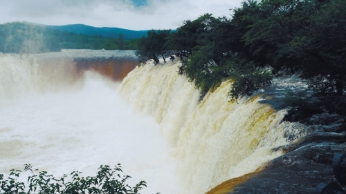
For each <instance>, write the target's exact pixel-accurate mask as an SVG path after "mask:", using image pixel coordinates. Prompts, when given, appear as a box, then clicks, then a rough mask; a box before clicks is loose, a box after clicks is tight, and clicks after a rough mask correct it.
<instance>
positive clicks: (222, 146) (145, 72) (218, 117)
mask: <svg viewBox="0 0 346 194" xmlns="http://www.w3.org/2000/svg"><path fill="white" fill-rule="evenodd" d="M109 52H110V51H97V52H95V51H93V52H92V51H87V50H86V51H78V52H76V51H75V52H72V51H64V52H61V53H47V54H40V55H30V56H24V57H23V58H21V57H20V56H16V55H3V54H1V56H0V147H1V149H0V173H7V172H8V170H9V169H11V168H17V169H20V168H22V166H23V164H26V163H31V164H32V165H33V166H34V167H35V168H39V169H40V170H47V171H49V172H51V173H54V174H56V175H62V174H65V173H69V172H71V171H73V170H79V171H82V172H84V175H92V174H93V173H95V171H96V169H97V167H98V166H99V165H101V164H108V165H115V164H117V163H122V165H123V168H124V171H125V174H129V175H131V176H132V177H133V182H138V181H139V180H146V181H147V183H148V188H146V189H144V190H143V192H142V193H156V192H162V193H172V194H173V193H174V194H176V193H196V194H199V193H205V192H207V191H208V190H210V189H211V188H213V187H215V186H216V185H218V184H220V183H222V182H223V181H226V180H228V179H232V178H234V177H238V176H242V175H244V174H246V173H250V172H253V171H255V170H256V169H258V168H260V167H261V166H262V165H264V164H265V163H266V162H268V161H270V160H272V159H273V158H275V157H277V156H280V155H282V154H283V153H282V151H281V150H280V149H275V150H276V151H273V148H277V147H280V146H282V145H285V144H287V140H286V134H287V133H290V132H292V126H291V125H292V124H291V123H286V122H281V120H282V118H283V116H284V114H285V111H276V110H275V109H273V108H272V107H271V106H270V105H268V104H263V103H260V102H259V101H262V100H261V96H260V95H257V96H253V97H251V98H241V99H238V100H237V101H231V100H230V99H229V97H227V93H228V91H229V89H230V87H231V85H232V83H231V82H230V81H225V82H223V83H222V84H221V85H220V86H219V87H218V88H217V89H215V90H214V91H213V92H209V93H208V94H207V95H206V96H205V97H204V98H203V100H202V101H199V100H200V92H199V91H198V90H197V89H195V87H194V85H193V84H192V83H190V82H188V81H187V79H186V78H185V77H184V76H180V75H178V74H177V71H178V66H179V65H180V63H178V62H174V63H165V64H164V65H156V66H154V65H153V64H152V63H147V64H145V65H142V66H138V67H136V68H135V69H134V70H133V71H131V73H129V74H128V75H127V77H126V78H125V79H124V80H123V81H122V83H121V84H120V86H119V87H118V85H117V83H115V82H114V80H121V79H122V78H123V77H124V75H126V74H127V72H129V71H130V70H131V68H134V66H135V65H134V62H133V61H132V59H131V57H130V58H126V59H124V57H123V55H124V54H120V53H117V54H116V56H113V55H110V53H109ZM117 52H119V51H117ZM95 53H97V54H95ZM118 54H120V56H119V55H118ZM126 54H128V53H125V55H126ZM132 54H133V52H132ZM119 58H120V59H119ZM118 59H119V60H118ZM114 61H116V62H114ZM119 61H121V62H120V63H121V64H122V65H120V67H119V66H117V64H118V65H119ZM115 63H116V64H115ZM119 69H121V72H119ZM89 70H90V71H89ZM95 72H98V74H97V73H95ZM101 75H102V76H101ZM109 78H111V79H109ZM112 80H113V81H112ZM119 94H120V95H121V96H122V98H123V99H126V100H128V101H129V103H130V104H132V106H133V107H134V108H135V109H137V110H139V111H140V112H143V113H145V114H146V115H151V117H147V116H145V115H143V114H139V113H135V112H132V111H131V107H129V106H127V104H126V103H124V101H123V99H122V98H120V96H119ZM152 117H154V118H155V121H154V120H153V119H152ZM167 142H168V143H167Z"/></svg>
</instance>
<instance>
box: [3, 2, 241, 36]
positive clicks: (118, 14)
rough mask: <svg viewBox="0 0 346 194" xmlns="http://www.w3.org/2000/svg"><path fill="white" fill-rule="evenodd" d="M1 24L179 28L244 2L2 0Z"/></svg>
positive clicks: (145, 28)
mask: <svg viewBox="0 0 346 194" xmlns="http://www.w3.org/2000/svg"><path fill="white" fill-rule="evenodd" d="M0 2H1V6H0V23H1V24H3V23H7V22H14V21H27V22H33V23H39V24H47V25H66V24H86V25H91V26H96V27H119V28H127V29H132V30H148V29H176V28H177V27H179V26H181V25H182V23H183V21H184V20H194V19H197V18H198V17H199V16H201V15H203V14H204V13H212V14H213V15H214V16H216V17H219V16H226V17H228V18H229V17H230V16H231V11H230V9H233V8H236V7H240V4H241V2H242V0H0Z"/></svg>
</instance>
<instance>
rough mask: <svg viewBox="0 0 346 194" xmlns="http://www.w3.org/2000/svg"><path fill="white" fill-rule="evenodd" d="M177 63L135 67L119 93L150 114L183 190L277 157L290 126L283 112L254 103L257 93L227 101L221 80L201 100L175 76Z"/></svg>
mask: <svg viewBox="0 0 346 194" xmlns="http://www.w3.org/2000/svg"><path fill="white" fill-rule="evenodd" d="M179 65H180V63H179V62H174V63H165V64H164V65H157V66H154V65H153V64H152V63H151V62H149V63H147V64H145V65H142V66H140V67H137V68H136V69H135V70H133V71H132V72H131V73H130V74H129V75H128V76H127V77H126V78H125V79H124V80H123V82H122V85H121V88H120V92H121V95H122V96H123V97H124V99H127V100H128V101H129V103H131V104H132V105H133V107H134V109H136V110H139V111H141V112H144V113H146V114H149V115H152V116H153V117H154V118H155V119H156V121H157V122H158V123H159V124H160V130H161V131H162V132H163V134H164V135H165V136H166V138H167V139H168V140H169V142H170V145H171V146H172V149H173V151H172V154H173V155H174V157H175V158H176V159H177V160H178V161H179V166H178V172H179V177H180V181H181V184H182V185H183V186H184V187H185V188H184V189H185V193H196V194H198V193H205V192H207V191H208V190H210V189H212V188H213V187H215V186H217V185H218V184H220V183H222V182H223V181H226V180H228V179H231V178H235V177H238V176H242V175H244V174H247V173H250V172H253V171H255V170H256V169H258V168H259V167H261V166H262V165H264V164H265V163H266V162H268V161H270V160H272V159H274V158H276V157H278V156H280V155H282V154H283V153H282V152H281V151H280V150H279V151H272V149H273V148H276V147H278V146H282V145H285V144H287V143H288V142H287V140H286V137H285V133H287V132H288V131H292V130H293V129H292V124H291V123H286V122H281V121H282V118H283V117H284V115H285V111H279V112H276V111H275V110H274V109H272V108H271V107H270V106H269V105H265V104H260V103H258V101H259V100H260V96H254V97H252V98H249V99H247V98H242V99H238V101H237V102H235V101H230V99H229V98H228V97H227V93H228V91H229V90H230V88H231V85H232V84H231V82H230V81H226V82H224V83H222V84H221V86H220V87H218V88H217V89H216V90H215V91H214V92H209V93H208V94H207V95H206V96H205V97H204V99H203V101H202V102H200V103H199V102H198V100H199V91H198V90H197V89H195V88H194V86H193V85H192V84H191V83H189V82H188V81H187V79H186V78H185V77H184V76H179V75H178V74H177V73H176V72H177V71H178V66H179Z"/></svg>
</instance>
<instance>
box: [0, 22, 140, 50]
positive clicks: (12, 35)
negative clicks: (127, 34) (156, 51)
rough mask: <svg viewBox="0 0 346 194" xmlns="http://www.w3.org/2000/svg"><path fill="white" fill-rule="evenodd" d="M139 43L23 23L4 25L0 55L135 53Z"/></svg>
mask: <svg viewBox="0 0 346 194" xmlns="http://www.w3.org/2000/svg"><path fill="white" fill-rule="evenodd" d="M137 42H138V41H137V39H128V40H125V38H124V35H122V34H120V35H119V36H118V37H116V38H108V37H104V36H101V35H97V36H96V35H95V36H88V35H84V34H76V33H71V32H64V31H58V30H53V29H50V28H46V26H43V25H36V24H29V23H23V22H15V23H7V24H3V25H0V52H3V53H39V52H52V51H60V50H61V49H106V50H115V49H121V50H135V49H137Z"/></svg>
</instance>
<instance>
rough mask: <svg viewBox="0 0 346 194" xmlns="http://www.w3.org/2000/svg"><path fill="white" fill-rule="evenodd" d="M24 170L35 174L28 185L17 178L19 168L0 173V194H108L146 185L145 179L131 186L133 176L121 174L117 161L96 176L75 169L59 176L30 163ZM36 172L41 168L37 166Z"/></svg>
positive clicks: (136, 190)
mask: <svg viewBox="0 0 346 194" xmlns="http://www.w3.org/2000/svg"><path fill="white" fill-rule="evenodd" d="M24 166H25V167H24V170H25V171H31V172H32V174H33V175H31V176H29V177H28V178H27V180H28V184H25V183H23V182H20V181H18V178H19V177H20V173H21V172H22V171H20V170H14V169H12V170H10V174H9V176H8V177H7V179H6V178H5V176H4V175H3V174H0V193H1V194H14V193H15V194H25V193H39V194H41V193H60V194H75V193H90V194H92V193H109V194H136V193H139V190H141V189H142V188H143V187H146V186H147V185H146V182H145V181H140V182H139V183H138V184H136V185H135V186H134V187H132V186H129V185H128V184H127V183H126V181H127V180H128V179H129V178H131V177H130V176H128V175H121V174H120V173H121V172H122V170H121V165H120V164H118V165H117V166H115V168H114V169H112V168H110V167H109V166H108V165H101V166H100V167H99V168H98V172H97V175H96V176H95V177H90V176H87V177H81V176H80V173H81V172H78V171H73V172H71V173H70V176H67V175H64V176H63V177H61V178H56V177H54V176H53V175H50V174H48V173H47V172H46V171H40V172H37V174H36V173H35V172H34V171H33V170H32V166H31V165H30V164H25V165H24ZM35 171H38V170H37V169H36V170H35Z"/></svg>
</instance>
